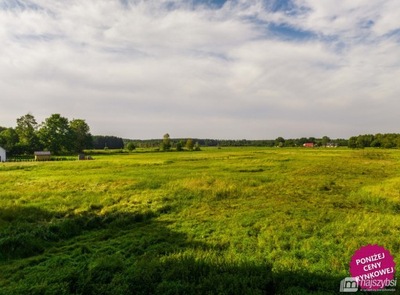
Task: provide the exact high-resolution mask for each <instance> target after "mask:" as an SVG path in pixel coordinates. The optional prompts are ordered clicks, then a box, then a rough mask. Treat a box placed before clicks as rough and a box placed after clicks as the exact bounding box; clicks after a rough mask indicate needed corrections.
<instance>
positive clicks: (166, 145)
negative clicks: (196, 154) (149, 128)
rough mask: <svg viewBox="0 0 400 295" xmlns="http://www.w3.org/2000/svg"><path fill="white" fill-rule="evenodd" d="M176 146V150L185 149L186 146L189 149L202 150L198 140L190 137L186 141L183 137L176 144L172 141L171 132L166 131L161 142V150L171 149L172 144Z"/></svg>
mask: <svg viewBox="0 0 400 295" xmlns="http://www.w3.org/2000/svg"><path fill="white" fill-rule="evenodd" d="M173 145H174V146H175V148H176V150H177V151H178V152H179V151H183V149H184V147H185V148H186V149H188V150H189V151H193V150H195V151H199V150H200V145H199V143H198V142H196V143H195V142H194V141H193V139H191V138H189V139H188V140H186V142H185V141H184V140H183V139H181V140H179V141H177V142H176V143H175V144H174V143H173V142H172V141H171V138H170V137H169V134H168V133H166V134H164V136H163V140H162V142H161V144H160V150H161V151H164V152H166V151H170V150H171V148H172V146H173Z"/></svg>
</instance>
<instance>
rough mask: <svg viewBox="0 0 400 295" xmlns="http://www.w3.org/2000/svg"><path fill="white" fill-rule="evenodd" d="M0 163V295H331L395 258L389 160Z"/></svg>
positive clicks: (231, 156) (218, 155)
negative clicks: (385, 256)
mask: <svg viewBox="0 0 400 295" xmlns="http://www.w3.org/2000/svg"><path fill="white" fill-rule="evenodd" d="M94 159H95V160H93V161H65V162H42V163H36V162H26V163H22V162H21V163H4V164H1V163H0V294H7V295H8V294H57V295H59V294H85V295H86V294H89V295H90V294H337V293H338V291H339V282H340V280H341V279H342V278H344V277H346V276H348V275H349V262H350V258H351V256H352V254H353V253H354V251H356V250H357V249H358V248H359V247H361V246H363V245H367V244H379V245H381V246H384V247H385V248H386V249H388V250H389V251H391V253H392V255H393V256H394V257H395V261H396V263H397V264H399V263H400V260H399V257H400V256H399V252H400V239H399V237H400V173H399V172H400V162H399V160H400V152H399V151H396V150H378V149H366V150H349V149H295V148H293V149H290V148H287V149H273V148H230V149H228V148H225V149H216V148H215V149H211V148H209V149H204V150H203V151H200V152H181V153H177V152H170V153H140V152H135V153H132V154H119V155H95V156H94Z"/></svg>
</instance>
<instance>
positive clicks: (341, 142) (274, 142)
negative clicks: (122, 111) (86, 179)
mask: <svg viewBox="0 0 400 295" xmlns="http://www.w3.org/2000/svg"><path fill="white" fill-rule="evenodd" d="M166 135H167V134H166ZM163 140H164V139H163ZM190 140H191V141H192V142H193V143H195V144H196V143H197V145H198V146H205V147H207V146H208V147H245V146H249V147H250V146H260V147H261V146H263V147H276V146H280V147H298V146H303V144H304V143H307V142H312V143H313V144H315V146H326V145H327V144H328V143H333V144H335V145H336V146H347V139H331V138H329V137H328V136H324V137H322V138H315V137H308V138H306V137H302V138H295V139H284V138H283V137H278V138H276V139H261V140H249V139H238V140H235V139H200V138H193V139H190ZM124 141H125V142H132V143H133V144H134V145H135V146H136V147H139V148H158V147H160V149H161V150H163V149H164V148H163V144H162V143H161V146H160V139H146V140H140V139H133V140H128V139H126V140H124ZM186 141H187V139H183V138H174V139H172V138H169V136H168V142H169V144H170V145H171V147H175V148H177V149H179V147H180V146H181V147H186Z"/></svg>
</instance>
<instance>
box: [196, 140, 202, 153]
mask: <svg viewBox="0 0 400 295" xmlns="http://www.w3.org/2000/svg"><path fill="white" fill-rule="evenodd" d="M194 150H195V151H200V150H201V149H200V144H199V142H198V141H196V143H195V144H194Z"/></svg>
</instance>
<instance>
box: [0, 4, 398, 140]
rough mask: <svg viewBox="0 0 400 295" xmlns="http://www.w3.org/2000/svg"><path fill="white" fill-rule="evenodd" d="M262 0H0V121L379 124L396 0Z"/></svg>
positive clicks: (173, 129)
mask: <svg viewBox="0 0 400 295" xmlns="http://www.w3.org/2000/svg"><path fill="white" fill-rule="evenodd" d="M275 6H276V3H275V4H274V3H272V2H271V1H269V2H267V1H227V2H226V3H225V4H224V5H223V6H222V7H220V8H216V7H210V6H209V5H206V4H204V5H193V3H192V2H189V1H183V0H182V1H155V0H154V1H129V2H125V3H122V2H118V1H109V0H97V1H94V0H88V1H54V0H52V1H50V0H35V1H31V2H30V5H25V6H24V7H21V6H18V5H15V3H14V1H12V0H7V1H3V2H0V43H1V44H3V46H1V47H0V88H1V89H2V95H1V98H0V102H1V107H0V125H8V126H13V125H15V123H14V122H15V119H16V118H17V117H19V116H21V115H23V114H25V113H27V112H29V111H30V112H32V113H33V114H34V115H35V116H37V118H38V120H42V119H44V118H45V117H46V116H49V115H50V114H51V113H56V112H57V113H61V114H63V115H65V116H67V117H69V118H71V119H72V118H79V117H80V118H84V119H87V121H88V123H89V124H90V125H91V127H92V129H93V132H94V133H102V134H105V133H110V132H112V133H113V134H116V135H120V136H124V137H135V138H140V137H142V138H151V137H157V136H161V135H162V134H163V133H165V132H169V133H170V134H171V135H172V136H176V137H181V136H182V137H183V136H191V137H200V136H201V137H224V138H227V137H230V138H269V137H274V136H279V135H282V136H293V137H296V134H298V136H304V135H305V134H309V135H310V136H321V135H324V134H327V135H329V136H331V137H335V136H338V137H341V136H343V137H345V136H350V135H353V134H358V133H363V132H371V131H370V130H378V131H380V132H385V131H386V130H388V131H389V129H390V131H393V128H392V126H395V125H396V124H397V125H398V124H399V119H397V117H396V116H395V115H394V113H395V110H396V109H398V108H399V107H400V102H399V101H398V99H397V98H398V96H399V94H400V86H399V85H398V83H396V81H397V79H396V78H395V77H399V74H400V70H399V69H400V67H399V66H400V62H399V61H398V52H399V34H398V33H397V34H396V30H400V24H399V20H398V18H397V17H396V11H399V8H400V7H399V4H397V1H395V0H386V1H380V2H379V3H378V2H374V1H373V2H371V1H362V0H357V1H342V2H340V3H338V2H337V1H333V0H332V1H318V0H295V1H294V2H292V3H288V5H286V7H283V8H282V9H278V10H276V9H274V7H275ZM365 114H368V116H365ZM377 116H384V117H386V118H388V119H387V121H385V120H378V121H372V120H371V117H377ZM322 122H323V123H322ZM370 122H373V123H370Z"/></svg>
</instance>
